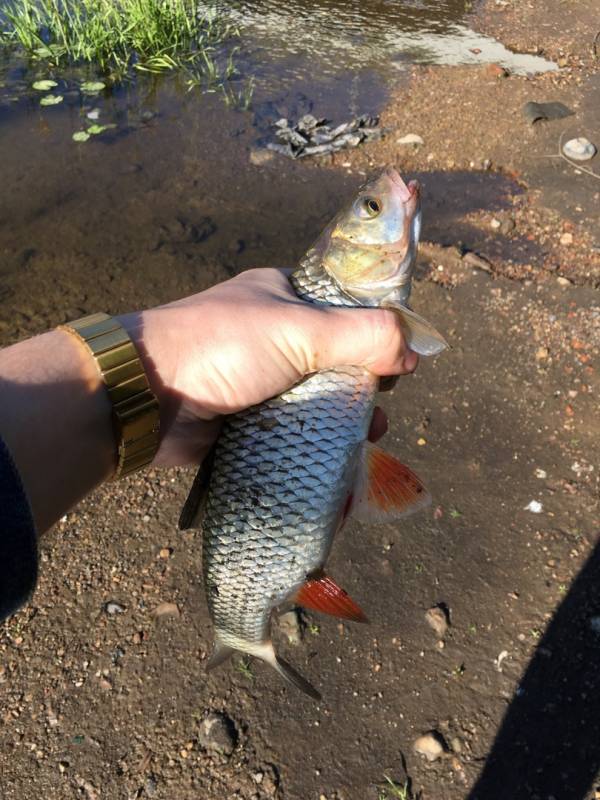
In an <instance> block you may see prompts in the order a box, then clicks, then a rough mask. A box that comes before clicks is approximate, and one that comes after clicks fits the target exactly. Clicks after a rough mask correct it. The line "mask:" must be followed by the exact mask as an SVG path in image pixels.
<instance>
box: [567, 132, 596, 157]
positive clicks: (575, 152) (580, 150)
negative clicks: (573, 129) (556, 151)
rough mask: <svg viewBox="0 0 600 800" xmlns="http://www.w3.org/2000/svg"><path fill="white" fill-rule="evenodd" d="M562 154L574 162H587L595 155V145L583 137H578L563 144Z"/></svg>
mask: <svg viewBox="0 0 600 800" xmlns="http://www.w3.org/2000/svg"><path fill="white" fill-rule="evenodd" d="M563 153H564V154H565V155H566V156H567V158H572V159H573V160H574V161H589V160H590V159H591V158H593V157H594V156H595V155H596V145H594V144H592V143H591V142H590V140H589V139H586V138H585V137H584V136H579V137H577V139H569V141H568V142H565V143H564V144H563Z"/></svg>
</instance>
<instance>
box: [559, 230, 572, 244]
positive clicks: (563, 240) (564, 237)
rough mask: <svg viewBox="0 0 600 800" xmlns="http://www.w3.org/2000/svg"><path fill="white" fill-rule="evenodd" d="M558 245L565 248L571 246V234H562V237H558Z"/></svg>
mask: <svg viewBox="0 0 600 800" xmlns="http://www.w3.org/2000/svg"><path fill="white" fill-rule="evenodd" d="M560 243H561V244H562V245H565V246H567V245H570V244H573V234H572V233H563V234H562V236H561V237H560Z"/></svg>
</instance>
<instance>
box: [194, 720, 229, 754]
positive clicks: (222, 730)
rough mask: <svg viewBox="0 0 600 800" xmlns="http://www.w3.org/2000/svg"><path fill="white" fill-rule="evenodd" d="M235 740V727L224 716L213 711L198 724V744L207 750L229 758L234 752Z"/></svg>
mask: <svg viewBox="0 0 600 800" xmlns="http://www.w3.org/2000/svg"><path fill="white" fill-rule="evenodd" d="M237 738H238V737H237V731H236V729H235V725H234V724H233V722H232V720H231V719H230V718H229V717H228V716H227V715H226V714H220V713H218V712H216V711H213V712H211V713H210V714H208V715H207V716H206V717H205V718H204V719H203V720H202V722H201V723H200V730H199V732H198V742H199V744H200V745H202V747H204V748H206V749H207V750H214V751H216V752H218V753H223V754H224V755H226V756H230V755H231V754H232V753H233V751H234V750H235V746H236V744H237Z"/></svg>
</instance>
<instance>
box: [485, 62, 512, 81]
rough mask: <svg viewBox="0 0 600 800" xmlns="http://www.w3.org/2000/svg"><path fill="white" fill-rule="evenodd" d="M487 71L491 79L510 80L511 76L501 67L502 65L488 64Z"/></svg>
mask: <svg viewBox="0 0 600 800" xmlns="http://www.w3.org/2000/svg"><path fill="white" fill-rule="evenodd" d="M485 71H486V73H487V74H488V75H489V76H490V78H508V75H509V72H508V70H507V69H505V68H504V67H501V66H500V64H488V65H487V66H486V67H485Z"/></svg>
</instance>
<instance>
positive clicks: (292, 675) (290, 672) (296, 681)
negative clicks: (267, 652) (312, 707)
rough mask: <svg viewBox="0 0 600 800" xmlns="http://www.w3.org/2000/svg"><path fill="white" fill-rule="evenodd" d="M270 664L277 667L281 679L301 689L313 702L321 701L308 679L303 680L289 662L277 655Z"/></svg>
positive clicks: (319, 695) (318, 693)
mask: <svg viewBox="0 0 600 800" xmlns="http://www.w3.org/2000/svg"><path fill="white" fill-rule="evenodd" d="M273 655H275V654H273ZM269 663H270V664H271V665H272V666H273V667H275V669H276V670H277V672H278V673H279V674H280V675H281V677H282V678H285V680H286V681H288V683H291V684H293V685H294V686H295V687H296V688H297V689H300V691H301V692H304V694H307V695H308V696H309V697H312V699H313V700H320V699H321V694H320V692H318V691H317V690H316V689H315V687H314V686H313V685H312V684H310V683H309V682H308V681H307V680H306V678H303V677H302V675H300V673H299V672H296V670H295V669H294V668H293V667H292V665H291V664H288V662H287V661H284V660H283V658H281V657H280V656H277V655H276V656H275V660H274V661H269Z"/></svg>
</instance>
